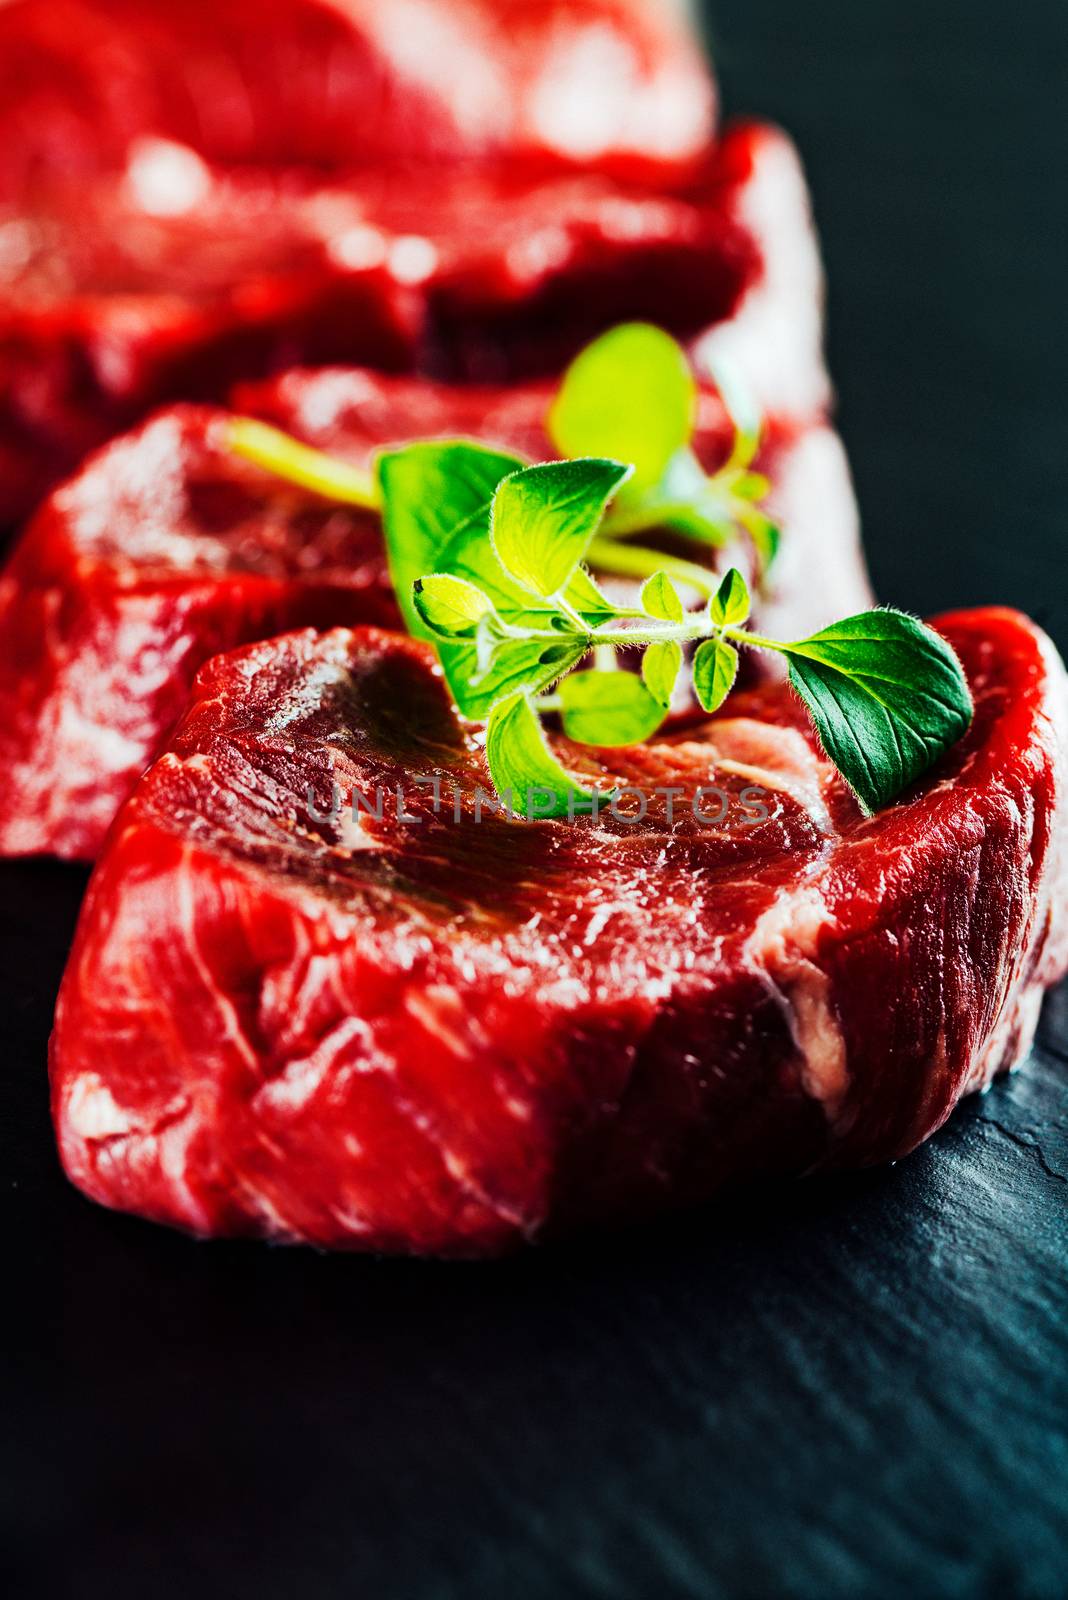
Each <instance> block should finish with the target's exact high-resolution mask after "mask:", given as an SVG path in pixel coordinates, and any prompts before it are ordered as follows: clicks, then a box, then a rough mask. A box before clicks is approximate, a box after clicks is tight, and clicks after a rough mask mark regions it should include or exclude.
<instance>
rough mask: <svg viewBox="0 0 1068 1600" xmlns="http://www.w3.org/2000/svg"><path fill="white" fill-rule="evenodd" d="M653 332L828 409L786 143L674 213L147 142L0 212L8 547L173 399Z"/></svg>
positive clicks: (457, 176)
mask: <svg viewBox="0 0 1068 1600" xmlns="http://www.w3.org/2000/svg"><path fill="white" fill-rule="evenodd" d="M3 15H4V13H3V12H2V11H0V19H2V18H3ZM635 317H637V318H648V319H650V320H652V321H654V322H659V323H662V324H664V325H665V326H667V327H668V328H669V329H670V331H672V332H674V333H676V334H678V335H679V336H680V337H682V338H685V339H694V338H697V337H698V336H699V335H701V334H702V333H703V331H704V330H707V329H709V328H712V329H714V330H715V332H714V334H713V339H714V340H716V341H718V342H719V343H720V344H722V343H723V341H724V340H726V341H727V342H728V343H729V345H730V351H729V353H730V354H731V355H732V357H733V359H734V364H735V365H736V366H737V367H738V369H739V371H740V374H741V376H742V377H743V378H744V379H746V380H748V382H749V384H750V387H751V389H752V391H753V394H754V398H755V399H756V400H757V401H758V403H760V404H761V405H763V406H764V407H765V409H768V410H772V411H786V410H788V411H790V412H794V413H797V414H798V415H804V416H806V417H808V416H812V415H814V414H816V413H817V412H823V411H825V410H826V408H827V405H828V401H829V390H828V384H827V378H826V373H825V371H824V366H823V358H822V352H821V348H820V346H821V337H822V281H821V277H820V267H819V257H818V251H817V247H816V241H815V237H814V235H813V232H812V224H811V217H810V214H809V208H808V197H807V193H806V189H805V183H804V177H803V175H802V172H801V168H800V165H799V163H798V161H797V157H796V155H795V154H794V151H793V148H792V146H791V145H790V144H789V142H788V141H787V140H786V139H785V138H784V137H783V136H782V135H781V134H778V133H777V132H775V131H773V130H771V129H768V128H761V127H759V126H753V127H749V126H745V127H738V128H736V129H735V130H734V131H732V132H730V133H728V135H727V136H726V137H725V139H724V140H723V142H722V144H721V145H719V146H718V147H717V149H716V150H715V152H714V154H712V155H711V156H710V157H709V159H708V162H707V164H706V167H705V169H704V170H703V171H702V173H701V175H700V178H699V179H698V180H696V181H695V182H693V183H692V184H691V185H690V187H689V188H688V189H687V190H686V191H685V192H680V193H675V194H666V193H663V192H661V191H659V190H655V189H650V188H649V187H647V186H644V185H641V184H638V183H636V182H635V181H633V180H628V181H623V180H620V179H617V178H615V177H612V176H608V175H605V174H603V173H602V174H597V173H593V174H585V175H582V176H577V175H571V176H553V177H547V176H545V175H541V176H534V175H531V174H530V173H529V172H527V171H525V170H519V171H517V170H515V169H514V168H512V167H509V168H508V169H507V170H502V169H499V168H493V167H479V168H477V169H468V168H465V169H463V170H462V171H460V172H457V173H452V172H450V173H449V174H448V175H447V176H445V177H442V176H441V175H440V174H439V173H436V172H434V171H432V170H426V169H424V170H421V171H419V172H411V173H405V174H404V175H403V181H401V178H400V177H399V176H398V174H397V173H395V172H392V171H373V172H371V171H369V172H366V173H362V174H359V175H358V176H357V177H356V178H354V179H353V180H352V181H350V182H348V183H347V184H346V185H344V186H341V185H340V184H338V183H337V182H335V183H333V184H332V185H331V186H329V187H324V186H323V185H322V184H321V183H319V184H317V185H311V184H309V181H308V180H307V178H306V177H305V176H300V177H298V176H296V175H295V174H293V173H292V172H288V173H284V172H273V173H272V172H259V173H254V172H249V171H248V170H242V171H240V172H239V171H228V172H223V171H220V170H218V169H215V168H212V167H209V166H207V165H205V164H204V163H203V162H202V161H201V159H200V158H199V157H198V156H196V155H195V154H194V153H193V152H192V151H190V150H188V149H186V148H185V147H183V146H178V145H174V144H171V143H160V142H159V141H150V142H148V143H144V142H142V143H139V144H136V145H134V146H133V147H131V152H130V156H129V160H128V164H127V166H126V168H124V169H123V171H122V172H121V173H119V174H106V175H103V176H101V177H97V178H93V179H90V180H81V179H79V180H78V181H77V182H75V183H73V184H70V183H68V184H67V185H66V186H64V185H63V184H61V183H60V184H58V185H57V184H56V183H53V184H51V185H50V186H37V187H35V188H34V189H33V190H32V191H30V192H28V193H27V194H24V195H22V196H20V197H18V199H17V200H15V201H13V202H12V203H10V204H9V205H8V206H6V207H3V206H0V528H2V527H3V526H4V525H11V524H14V523H15V522H17V521H18V520H19V519H20V518H22V517H24V516H25V515H26V514H27V512H28V511H30V510H31V509H32V507H33V506H34V505H35V504H36V503H37V501H38V500H39V498H40V496H41V495H42V494H43V493H44V492H45V490H46V489H47V488H48V487H50V486H51V485H52V484H54V483H55V482H56V481H57V480H58V479H59V478H61V477H62V476H64V475H65V474H67V473H68V472H70V471H71V470H73V468H74V466H75V465H76V464H77V463H78V462H79V461H80V460H81V458H82V456H83V455H84V454H85V452H86V451H87V450H89V449H91V448H94V447H95V446H96V445H98V444H101V443H102V442H104V440H106V439H108V438H111V437H113V436H114V435H115V434H116V433H118V432H120V431H122V430H123V429H125V428H128V427H129V426H131V424H133V423H134V422H136V421H137V420H139V419H140V418H141V417H143V416H144V415H145V414H146V412H147V411H149V410H150V409H151V408H152V407H154V406H156V405H159V404H160V403H162V402H165V401H168V400H180V399H185V400H217V401H221V400H223V399H225V396H226V394H227V392H228V390H229V388H230V385H231V384H232V383H233V382H234V381H235V380H236V379H237V378H241V377H245V378H255V377H260V376H263V375H264V374H266V373H271V372H276V371H279V370H282V369H283V368H285V367H287V366H293V365H295V364H299V363H305V364H308V363H319V362H324V361H332V362H339V361H348V362H360V363H363V364H369V365H373V366H377V367H381V368H384V369H387V370H417V371H420V372H428V373H432V374H435V375H437V376H439V377H446V378H454V379H463V380H481V381H492V382H501V381H505V380H507V379H511V378H516V377H524V376H531V375H534V374H539V375H547V374H550V373H555V372H558V371H559V370H560V369H561V368H562V367H563V365H564V364H565V363H566V361H568V360H569V359H570V357H571V356H572V355H574V354H575V353H576V351H577V350H578V349H579V348H580V347H581V346H582V345H584V344H585V343H587V342H588V340H589V339H590V338H592V337H593V336H594V335H596V334H597V333H600V332H602V331H603V330H604V329H605V328H607V327H609V326H610V325H611V324H613V323H615V322H618V321H622V320H626V319H629V318H635ZM705 348H706V347H705V346H704V345H702V352H703V351H704V349H705ZM709 348H712V347H709Z"/></svg>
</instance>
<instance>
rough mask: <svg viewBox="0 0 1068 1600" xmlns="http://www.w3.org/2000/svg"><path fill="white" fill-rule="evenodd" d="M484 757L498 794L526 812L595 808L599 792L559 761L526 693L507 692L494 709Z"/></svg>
mask: <svg viewBox="0 0 1068 1600" xmlns="http://www.w3.org/2000/svg"><path fill="white" fill-rule="evenodd" d="M486 761H487V763H488V765H489V770H490V777H491V778H492V779H493V786H494V788H495V789H496V791H497V793H498V794H499V795H500V796H501V798H502V799H504V800H507V801H509V802H510V804H511V806H512V808H513V810H514V811H516V812H518V813H520V814H522V815H523V816H526V817H528V818H531V819H533V818H534V817H544V818H549V817H567V816H574V815H575V814H576V813H581V812H584V811H590V810H592V808H593V802H594V800H595V798H596V791H594V790H592V789H587V788H584V787H583V785H582V784H580V783H577V782H576V781H575V779H574V778H572V777H571V775H570V773H568V772H567V771H566V770H565V769H564V767H562V766H561V764H560V762H559V761H558V760H557V759H556V757H555V756H554V755H553V753H552V751H551V750H550V749H549V746H548V743H547V742H546V739H545V734H544V732H543V730H542V726H541V723H540V721H539V719H538V715H537V713H536V712H535V710H534V708H533V706H532V705H531V703H530V701H529V700H528V698H527V696H526V695H525V694H512V695H509V696H507V697H506V698H505V699H503V700H499V701H498V702H497V704H496V705H495V706H493V707H492V709H491V710H490V713H489V721H488V724H487V727H486Z"/></svg>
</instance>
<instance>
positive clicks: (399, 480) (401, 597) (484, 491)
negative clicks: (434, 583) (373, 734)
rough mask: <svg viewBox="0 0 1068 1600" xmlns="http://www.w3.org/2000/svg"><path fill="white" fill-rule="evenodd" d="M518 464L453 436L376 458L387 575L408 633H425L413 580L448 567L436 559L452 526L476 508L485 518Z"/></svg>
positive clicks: (424, 635) (390, 452)
mask: <svg viewBox="0 0 1068 1600" xmlns="http://www.w3.org/2000/svg"><path fill="white" fill-rule="evenodd" d="M522 466H523V462H522V461H521V460H520V459H519V458H518V457H517V456H511V455H504V454H502V453H501V452H500V451H499V450H487V449H485V448H483V447H482V446H481V445H474V444H466V443H464V442H462V441H456V440H453V441H444V442H434V443H429V444H412V445H408V446H407V447H406V448H405V449H403V450H389V451H385V452H383V454H382V455H380V456H379V457H378V460H377V462H376V464H375V470H376V473H377V476H378V485H379V490H380V493H381V498H382V523H383V529H384V532H385V539H386V554H387V556H388V559H389V575H390V578H391V579H392V581H393V588H394V592H395V593H396V596H397V603H398V605H399V606H400V608H401V611H402V613H403V616H404V621H405V623H406V625H407V627H408V629H409V632H411V633H414V634H415V635H416V636H417V637H419V638H426V637H427V629H426V627H425V625H424V623H423V620H422V618H421V617H420V616H419V613H418V610H417V609H416V606H415V603H414V600H413V597H412V589H413V585H414V584H415V580H416V579H417V578H422V577H424V576H425V575H426V574H427V573H428V572H441V571H443V570H445V571H450V572H451V571H452V570H453V568H452V565H451V563H450V562H448V561H445V560H443V559H441V558H442V556H443V553H444V551H445V549H446V546H447V545H448V544H449V542H450V541H451V539H452V538H453V535H454V534H455V532H456V530H457V529H458V528H459V527H460V526H461V524H462V523H464V522H466V521H468V520H469V519H470V518H472V517H473V516H474V515H475V514H476V513H477V512H478V511H479V510H480V508H482V507H485V508H486V517H487V519H488V516H489V509H488V508H489V504H490V502H491V500H492V499H493V494H494V491H495V490H496V488H497V485H498V484H499V483H500V481H501V479H502V478H505V477H507V476H508V474H509V473H511V472H515V471H517V470H518V469H519V468H521V467H522Z"/></svg>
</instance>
